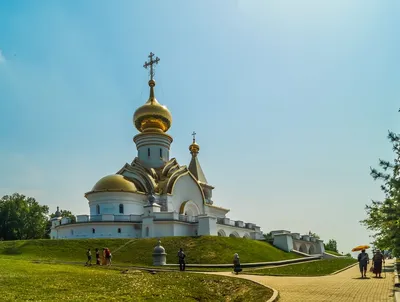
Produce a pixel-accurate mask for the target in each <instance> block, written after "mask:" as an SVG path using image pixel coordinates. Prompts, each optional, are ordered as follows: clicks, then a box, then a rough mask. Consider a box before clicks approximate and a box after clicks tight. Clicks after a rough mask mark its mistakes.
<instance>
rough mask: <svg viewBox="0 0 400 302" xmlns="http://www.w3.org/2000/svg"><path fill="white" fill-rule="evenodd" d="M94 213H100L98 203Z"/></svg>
mask: <svg viewBox="0 0 400 302" xmlns="http://www.w3.org/2000/svg"><path fill="white" fill-rule="evenodd" d="M96 214H97V215H100V206H99V205H98V204H97V205H96Z"/></svg>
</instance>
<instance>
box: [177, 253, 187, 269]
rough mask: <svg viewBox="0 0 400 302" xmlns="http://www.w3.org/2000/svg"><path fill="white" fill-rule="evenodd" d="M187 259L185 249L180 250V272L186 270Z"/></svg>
mask: <svg viewBox="0 0 400 302" xmlns="http://www.w3.org/2000/svg"><path fill="white" fill-rule="evenodd" d="M185 258H186V255H185V253H184V252H183V249H182V248H180V249H179V252H178V261H179V270H180V271H184V270H185V268H186V262H185Z"/></svg>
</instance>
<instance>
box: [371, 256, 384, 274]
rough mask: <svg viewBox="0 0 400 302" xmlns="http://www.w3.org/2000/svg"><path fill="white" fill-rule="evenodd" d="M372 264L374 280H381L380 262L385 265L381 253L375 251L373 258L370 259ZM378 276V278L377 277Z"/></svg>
mask: <svg viewBox="0 0 400 302" xmlns="http://www.w3.org/2000/svg"><path fill="white" fill-rule="evenodd" d="M372 261H373V262H374V274H375V277H376V278H382V277H381V273H382V262H383V263H385V258H384V257H383V255H382V253H381V251H379V250H378V251H376V253H375V255H374V257H373V258H372ZM378 275H379V276H378Z"/></svg>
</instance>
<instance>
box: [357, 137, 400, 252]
mask: <svg viewBox="0 0 400 302" xmlns="http://www.w3.org/2000/svg"><path fill="white" fill-rule="evenodd" d="M388 139H389V140H390V142H391V144H392V149H393V152H394V155H395V156H394V161H393V162H389V161H384V160H382V159H379V167H380V169H379V170H378V169H373V168H371V173H370V174H371V176H372V177H373V178H374V180H380V181H382V182H383V184H382V185H381V189H382V191H383V193H384V196H385V198H384V200H382V201H372V203H371V204H370V205H367V206H366V211H367V218H366V219H365V220H362V221H361V223H362V224H363V225H365V226H366V227H367V228H368V229H369V230H371V231H373V232H374V235H373V236H372V237H373V242H372V243H373V244H374V245H375V246H376V247H377V248H379V249H382V250H392V252H393V255H394V256H400V175H399V173H400V136H399V135H398V134H395V133H393V132H390V131H389V134H388Z"/></svg>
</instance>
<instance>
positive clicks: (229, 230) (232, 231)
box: [216, 224, 254, 238]
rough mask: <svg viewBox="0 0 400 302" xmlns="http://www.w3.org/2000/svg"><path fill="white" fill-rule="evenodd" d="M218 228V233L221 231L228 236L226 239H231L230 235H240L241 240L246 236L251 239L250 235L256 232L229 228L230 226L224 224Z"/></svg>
mask: <svg viewBox="0 0 400 302" xmlns="http://www.w3.org/2000/svg"><path fill="white" fill-rule="evenodd" d="M216 228H217V233H218V231H219V230H223V231H224V232H225V234H226V237H229V235H231V234H234V235H236V236H237V235H238V236H237V237H240V238H243V237H245V236H246V237H251V235H250V233H252V232H254V231H253V230H249V229H244V228H237V227H234V226H228V225H224V224H217V225H216ZM236 236H235V237H236Z"/></svg>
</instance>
